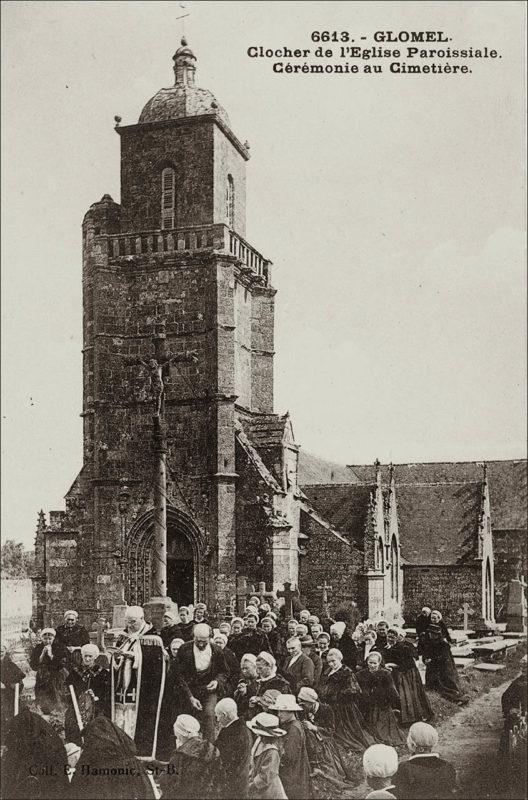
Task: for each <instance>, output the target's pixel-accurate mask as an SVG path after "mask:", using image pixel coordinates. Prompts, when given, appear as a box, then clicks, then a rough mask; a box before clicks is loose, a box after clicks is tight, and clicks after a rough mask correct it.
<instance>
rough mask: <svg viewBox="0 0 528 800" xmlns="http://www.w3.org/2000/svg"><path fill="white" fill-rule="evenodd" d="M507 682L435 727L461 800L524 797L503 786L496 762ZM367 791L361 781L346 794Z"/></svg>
mask: <svg viewBox="0 0 528 800" xmlns="http://www.w3.org/2000/svg"><path fill="white" fill-rule="evenodd" d="M509 683H510V681H507V682H505V683H503V684H501V685H500V686H496V687H494V688H492V689H490V691H489V692H486V693H485V694H483V695H481V696H479V697H478V698H477V699H476V700H473V701H472V702H471V703H469V705H467V706H465V707H463V708H461V709H460V710H459V711H457V712H456V713H455V714H454V715H453V716H452V717H450V718H449V719H447V720H445V721H444V722H442V723H441V724H440V725H439V727H438V734H439V747H438V749H439V752H440V755H441V756H442V758H445V759H447V760H448V761H450V762H451V763H452V764H453V766H454V767H455V769H456V770H457V774H458V781H459V785H460V790H459V793H458V797H460V798H464V800H499V799H500V800H514V799H515V800H519V799H520V798H525V797H526V794H519V793H518V792H517V793H515V792H514V791H513V790H512V789H511V788H510V787H508V786H507V785H505V780H504V776H503V775H502V774H501V772H500V769H499V768H498V763H497V752H498V747H499V740H500V736H501V732H502V725H503V723H502V711H501V702H500V700H501V695H502V693H503V691H504V690H505V689H506V687H507V686H508V685H509ZM369 791H370V790H369V788H368V786H367V785H366V784H365V783H361V784H360V785H359V786H356V787H355V788H354V790H353V791H352V792H350V794H349V795H348V796H349V797H350V798H358V799H359V798H364V797H366V795H367V794H368V792H369Z"/></svg>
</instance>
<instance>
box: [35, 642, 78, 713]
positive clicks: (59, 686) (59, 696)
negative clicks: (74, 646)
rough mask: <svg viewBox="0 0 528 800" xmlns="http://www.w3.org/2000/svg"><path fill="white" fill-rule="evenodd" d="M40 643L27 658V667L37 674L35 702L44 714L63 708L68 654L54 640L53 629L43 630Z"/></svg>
mask: <svg viewBox="0 0 528 800" xmlns="http://www.w3.org/2000/svg"><path fill="white" fill-rule="evenodd" d="M40 638H41V639H42V642H41V643H40V644H37V645H36V647H35V648H34V649H33V652H32V653H31V656H30V657H29V666H30V667H31V669H32V670H34V671H35V672H36V673H37V676H36V679H35V700H36V702H37V705H39V706H40V707H41V710H42V711H43V713H44V714H49V713H50V711H52V710H53V709H57V708H60V709H61V710H62V709H63V708H64V705H63V691H64V681H65V679H66V676H67V674H68V665H69V661H70V659H69V652H68V650H67V648H66V647H65V646H64V645H63V644H62V643H61V642H58V641H57V639H56V631H55V628H43V629H42V630H41V632H40Z"/></svg>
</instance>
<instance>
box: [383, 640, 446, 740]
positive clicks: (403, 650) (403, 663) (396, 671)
mask: <svg viewBox="0 0 528 800" xmlns="http://www.w3.org/2000/svg"><path fill="white" fill-rule="evenodd" d="M384 656H385V662H386V667H387V669H389V670H390V671H391V674H392V678H393V680H394V685H395V687H396V691H397V692H398V695H399V698H400V708H401V715H400V722H401V724H402V725H405V726H407V725H412V723H413V722H418V721H419V720H430V719H432V718H433V716H434V714H433V710H432V708H431V705H430V703H429V698H428V697H427V694H426V692H425V689H424V686H423V683H422V679H421V677H420V673H419V671H418V667H417V666H416V661H415V656H416V649H415V647H414V645H413V643H412V642H410V641H409V640H408V639H405V632H404V631H402V630H401V628H396V627H394V628H389V630H388V631H387V647H386V648H385V651H384Z"/></svg>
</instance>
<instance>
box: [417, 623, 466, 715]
mask: <svg viewBox="0 0 528 800" xmlns="http://www.w3.org/2000/svg"><path fill="white" fill-rule="evenodd" d="M423 657H424V660H425V661H426V665H425V685H426V686H427V688H428V689H434V690H435V691H437V692H438V693H439V694H441V695H442V696H443V697H445V698H446V699H447V700H451V701H452V702H458V701H459V700H461V699H462V697H463V694H462V690H461V688H460V684H459V682H458V674H457V668H456V665H455V662H454V659H453V656H452V653H451V647H450V645H449V644H448V643H447V642H446V641H444V640H443V639H434V640H433V639H428V640H427V641H426V642H425V643H424V653H423Z"/></svg>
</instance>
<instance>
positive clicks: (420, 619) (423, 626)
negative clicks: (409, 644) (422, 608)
mask: <svg viewBox="0 0 528 800" xmlns="http://www.w3.org/2000/svg"><path fill="white" fill-rule="evenodd" d="M430 624H431V615H430V614H423V613H420V614H418V616H417V617H416V622H415V623H414V627H415V628H416V634H417V636H421V635H422V634H423V633H425V632H426V630H427V628H428V627H429V625H430Z"/></svg>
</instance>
